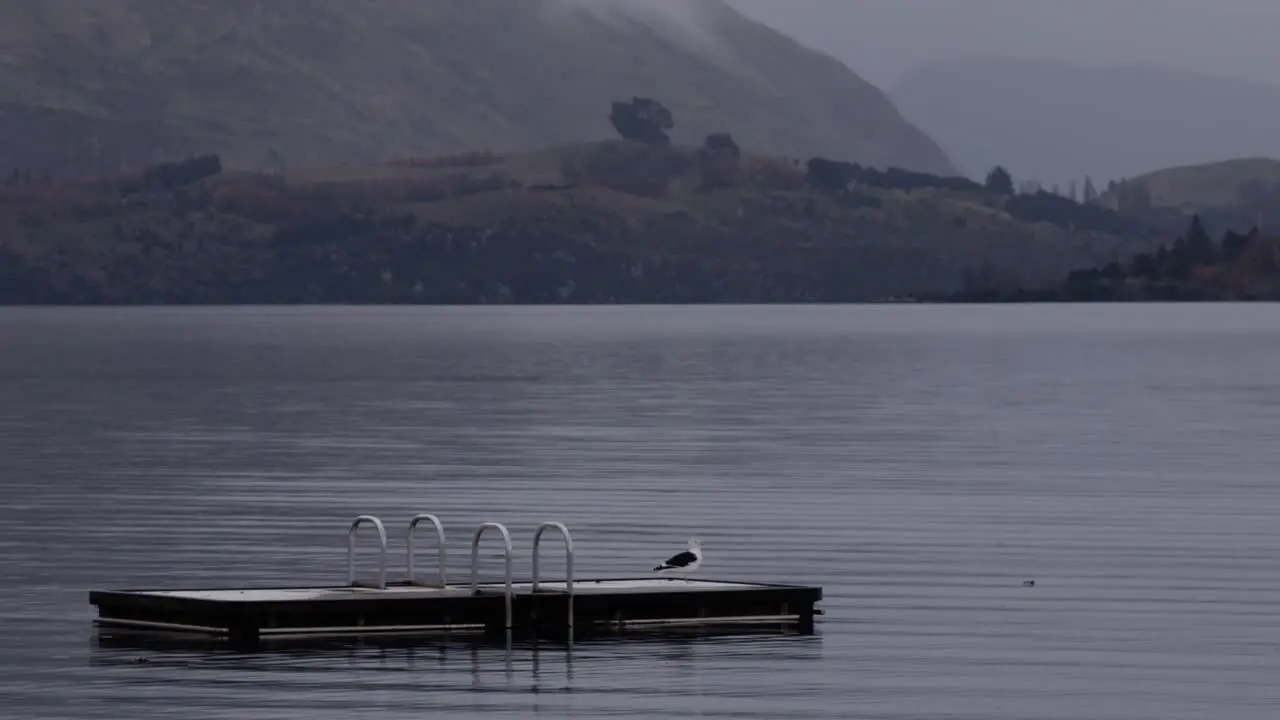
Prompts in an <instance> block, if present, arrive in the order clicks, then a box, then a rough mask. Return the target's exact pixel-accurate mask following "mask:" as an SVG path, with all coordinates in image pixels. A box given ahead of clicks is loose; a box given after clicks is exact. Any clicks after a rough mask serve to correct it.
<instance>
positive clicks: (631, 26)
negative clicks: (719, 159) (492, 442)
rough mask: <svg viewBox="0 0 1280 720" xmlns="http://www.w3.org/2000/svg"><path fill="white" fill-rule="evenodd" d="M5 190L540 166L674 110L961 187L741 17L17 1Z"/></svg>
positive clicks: (526, 1) (689, 123)
mask: <svg viewBox="0 0 1280 720" xmlns="http://www.w3.org/2000/svg"><path fill="white" fill-rule="evenodd" d="M0 57H3V58H5V62H3V63H0V87H3V88H4V89H5V91H4V93H3V95H2V96H0V172H4V173H8V172H10V171H11V170H13V169H20V170H24V171H29V172H34V173H44V172H49V173H53V174H59V175H60V174H66V173H99V172H110V171H114V170H118V169H120V168H122V167H138V166H140V165H145V164H150V163H155V162H159V161H163V160H169V159H173V158H174V157H176V156H185V155H188V154H192V153H205V152H215V153H219V154H221V155H222V157H223V160H224V163H226V164H227V165H228V166H230V167H246V168H257V167H260V166H263V165H271V166H277V167H278V166H280V165H285V166H288V167H298V166H304V165H317V164H321V165H327V164H340V163H360V162H366V161H375V160H381V159H385V158H388V157H397V156H405V155H417V156H422V155H436V154H448V153H458V152H463V151H470V150H490V151H519V150H527V149H531V148H536V147H539V146H545V145H555V144H564V143H574V142H581V141H586V140H596V139H602V138H608V137H614V136H615V134H614V131H613V129H612V127H611V126H610V124H609V121H608V114H609V104H610V102H611V101H614V100H629V99H630V98H631V97H632V96H648V97H654V98H656V99H658V100H659V101H661V102H662V103H663V104H665V105H666V106H667V107H668V108H670V109H671V110H672V112H673V113H674V115H675V120H676V127H675V129H674V131H673V132H672V138H673V140H675V141H676V142H687V143H698V142H701V140H702V139H703V137H705V136H706V135H707V134H708V133H712V132H722V131H728V132H731V133H732V134H733V136H734V138H735V139H736V140H737V141H738V143H739V144H740V145H742V146H743V147H744V148H747V149H749V150H751V151H754V152H763V153H771V154H780V155H786V156H793V157H799V158H805V157H808V156H812V155H826V156H834V157H839V158H842V159H848V160H854V161H858V162H861V163H863V164H867V165H875V166H884V165H898V166H902V167H905V168H909V169H917V170H921V171H927V172H935V173H946V172H951V171H953V169H952V167H951V165H950V163H949V161H948V159H947V157H946V156H945V155H944V153H943V152H942V151H941V150H940V149H939V148H938V146H937V145H936V144H935V143H934V142H933V141H932V140H930V139H929V138H928V137H927V136H926V135H925V134H924V133H922V132H920V131H919V130H918V129H917V128H915V127H913V126H912V125H910V124H909V123H907V122H906V121H904V120H903V119H902V117H901V116H900V115H899V113H898V112H897V110H896V109H895V108H894V106H893V105H892V103H891V102H890V101H889V100H888V98H887V97H886V96H885V95H884V93H883V92H881V91H880V90H879V89H878V88H876V87H874V86H873V85H871V84H869V83H867V82H865V81H864V80H862V79H861V78H859V77H858V76H857V75H855V74H854V73H853V72H851V71H850V70H849V69H848V68H847V67H845V66H844V65H842V64H840V63H839V62H838V61H836V60H834V59H832V58H831V57H829V56H826V55H823V54H821V53H818V52H815V51H812V50H810V49H808V48H806V47H804V46H802V45H800V44H798V43H797V42H795V41H793V40H791V39H790V38H788V37H786V36H784V35H782V34H780V33H778V32H776V31H774V30H771V29H770V28H768V27H766V26H764V25H761V24H759V23H756V22H754V21H751V20H748V19H746V18H745V17H743V16H742V15H740V14H738V13H737V12H736V11H734V10H732V9H730V8H729V7H727V6H726V5H724V4H723V3H722V2H720V0H697V1H696V2H681V3H678V4H673V3H651V2H645V1H644V0H601V1H595V0H593V1H591V2H587V1H585V0H431V1H430V2H410V1H409V0H366V1H365V2H359V3H356V2H351V1H350V0H275V1H273V2H263V1H261V0H219V1H218V2H213V3H210V2H200V1H198V0H119V1H118V2H110V3H105V2H96V1H95V0H8V1H6V2H4V3H0Z"/></svg>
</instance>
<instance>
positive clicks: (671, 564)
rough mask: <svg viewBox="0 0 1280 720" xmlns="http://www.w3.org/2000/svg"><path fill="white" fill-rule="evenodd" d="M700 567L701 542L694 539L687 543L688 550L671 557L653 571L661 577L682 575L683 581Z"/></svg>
mask: <svg viewBox="0 0 1280 720" xmlns="http://www.w3.org/2000/svg"><path fill="white" fill-rule="evenodd" d="M701 566H702V541H701V540H698V539H697V538H694V539H692V540H690V541H689V549H688V550H685V551H683V552H678V553H676V554H675V555H672V556H671V557H669V558H667V561H666V562H664V563H662V564H661V565H659V566H658V567H656V568H654V569H653V571H654V572H656V573H659V574H663V575H684V576H685V580H688V579H689V578H688V575H689V573H692V572H695V571H696V570H697V569H698V568H699V567H701Z"/></svg>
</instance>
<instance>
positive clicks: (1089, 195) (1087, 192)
mask: <svg viewBox="0 0 1280 720" xmlns="http://www.w3.org/2000/svg"><path fill="white" fill-rule="evenodd" d="M1083 199H1084V202H1085V204H1086V205H1087V204H1090V203H1094V202H1097V201H1098V189H1097V188H1095V187H1094V186H1093V178H1091V177H1089V176H1088V175H1085V176H1084V198H1083Z"/></svg>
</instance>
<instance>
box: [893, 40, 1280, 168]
mask: <svg viewBox="0 0 1280 720" xmlns="http://www.w3.org/2000/svg"><path fill="white" fill-rule="evenodd" d="M890 92H891V96H892V97H893V100H894V102H895V103H896V104H897V105H898V107H899V108H900V109H901V110H902V112H903V114H904V115H906V116H907V117H908V118H909V119H912V120H914V121H915V122H916V123H917V124H918V125H919V126H920V127H921V128H922V129H924V130H925V132H928V133H930V134H931V136H932V137H934V138H935V139H937V140H938V142H940V143H941V144H942V146H943V147H944V148H945V149H946V150H947V152H948V153H950V154H951V157H952V159H953V160H954V161H955V162H956V164H957V165H959V166H960V169H961V171H962V172H964V173H966V174H969V175H974V176H978V175H980V174H981V173H985V172H986V171H987V170H989V169H990V168H991V167H993V166H995V165H997V164H1003V165H1005V167H1007V168H1009V170H1010V171H1011V172H1012V173H1013V175H1014V179H1015V181H1018V180H1023V179H1034V180H1039V181H1040V182H1041V183H1042V184H1044V185H1045V186H1048V185H1050V184H1051V183H1061V184H1062V188H1063V190H1066V187H1067V183H1068V182H1070V181H1071V180H1077V181H1081V180H1082V178H1084V177H1085V176H1086V175H1088V176H1091V177H1092V179H1093V181H1094V183H1095V184H1097V186H1098V188H1099V189H1101V188H1102V187H1103V186H1105V185H1106V183H1107V182H1108V181H1109V180H1119V179H1120V178H1123V177H1133V176H1136V175H1140V174H1142V173H1147V172H1150V171H1153V170H1156V169H1158V168H1167V167H1171V166H1182V165H1195V164H1201V163H1208V162H1215V161H1220V160H1225V159H1228V158H1247V157H1259V156H1262V157H1266V156H1275V157H1280V130H1277V128H1280V89H1278V88H1273V87H1269V86H1266V85H1256V84H1251V83H1247V82H1243V81H1239V80H1232V79H1227V78H1216V77H1207V76H1203V75H1197V74H1193V73H1188V72H1180V71H1172V70H1162V69H1158V68H1150V67H1137V66H1115V67H1101V68H1097V67H1081V66H1075V65H1071V64H1067V63H1060V62H1049V61H1026V60H1012V59H974V60H964V61H954V62H947V63H935V64H929V65H924V66H921V67H919V68H917V69H915V70H914V71H912V72H910V73H908V74H907V75H906V76H905V77H904V78H903V79H902V80H901V82H899V83H898V84H897V85H895V86H894V87H893V88H892V90H891V91H890Z"/></svg>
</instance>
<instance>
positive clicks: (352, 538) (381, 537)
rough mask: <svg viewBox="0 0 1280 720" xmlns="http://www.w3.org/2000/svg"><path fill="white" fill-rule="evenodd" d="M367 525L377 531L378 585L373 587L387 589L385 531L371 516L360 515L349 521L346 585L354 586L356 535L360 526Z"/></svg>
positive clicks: (376, 519) (379, 521)
mask: <svg viewBox="0 0 1280 720" xmlns="http://www.w3.org/2000/svg"><path fill="white" fill-rule="evenodd" d="M365 523H369V524H370V525H373V527H374V528H375V529H377V531H378V544H379V550H378V584H377V585H376V586H375V587H377V588H378V589H379V590H386V589H387V529H386V528H384V527H383V526H382V521H381V520H379V519H378V518H376V517H374V516H372V515H361V516H360V517H357V518H356V519H355V520H352V521H351V528H350V529H349V530H347V585H349V586H351V587H355V586H356V533H357V531H359V529H360V526H361V525H363V524H365Z"/></svg>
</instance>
